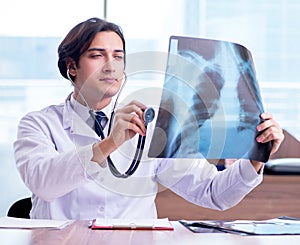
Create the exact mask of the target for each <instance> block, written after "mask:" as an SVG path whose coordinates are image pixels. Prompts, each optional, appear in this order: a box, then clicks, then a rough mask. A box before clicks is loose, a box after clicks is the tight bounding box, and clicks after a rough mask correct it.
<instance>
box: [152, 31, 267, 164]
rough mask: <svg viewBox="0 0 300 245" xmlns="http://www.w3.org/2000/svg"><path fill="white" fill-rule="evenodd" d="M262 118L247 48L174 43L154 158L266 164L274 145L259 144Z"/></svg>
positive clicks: (216, 43) (185, 40)
mask: <svg viewBox="0 0 300 245" xmlns="http://www.w3.org/2000/svg"><path fill="white" fill-rule="evenodd" d="M262 112H263V105H262V100H261V97H260V91H259V87H258V83H257V81H256V75H255V70H254V66H253V61H252V57H251V54H250V52H249V51H248V50H247V49H246V48H245V47H243V46H241V45H238V44H235V43H230V42H223V41H217V40H209V39H198V38H189V37H171V38H170V46H169V57H168V63H167V69H166V76H165V82H164V88H163V93H162V98H161V103H160V108H159V113H158V119H157V123H156V129H155V132H154V135H153V138H152V142H151V145H150V151H149V156H150V157H162V158H195V157H205V158H208V159H226V158H247V159H253V160H259V161H267V160H268V157H269V153H270V144H259V143H257V142H256V141H255V137H256V135H257V131H256V126H257V125H258V124H259V123H260V117H259V115H260V114H261V113H262ZM162 132H164V134H162ZM162 135H164V136H165V137H162Z"/></svg>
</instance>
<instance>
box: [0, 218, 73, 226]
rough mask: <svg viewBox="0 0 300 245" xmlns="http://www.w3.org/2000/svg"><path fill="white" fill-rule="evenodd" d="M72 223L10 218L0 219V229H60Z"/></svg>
mask: <svg viewBox="0 0 300 245" xmlns="http://www.w3.org/2000/svg"><path fill="white" fill-rule="evenodd" d="M72 222H74V221H73V220H47V219H21V218H12V217H6V216H5V217H1V218H0V228H14V229H36V228H52V229H62V228H64V227H66V226H67V225H69V224H71V223H72Z"/></svg>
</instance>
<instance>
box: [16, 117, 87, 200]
mask: <svg viewBox="0 0 300 245" xmlns="http://www.w3.org/2000/svg"><path fill="white" fill-rule="evenodd" d="M53 124H55V122H53ZM54 138H55V140H56V141H60V143H59V144H55V143H54V142H55V140H54ZM67 139H68V138H67V137H65V132H63V128H62V129H61V132H60V131H59V130H58V131H57V132H56V135H54V134H53V132H51V130H49V128H47V126H46V124H45V123H43V122H39V121H38V120H37V119H36V118H35V117H30V116H25V117H24V118H23V119H22V120H21V121H20V124H19V130H18V138H17V140H16V142H15V143H14V150H15V160H16V165H17V168H18V170H19V173H20V176H21V178H22V179H23V181H24V183H25V184H26V186H27V187H28V188H29V189H30V191H31V192H32V193H34V194H35V195H37V196H39V197H40V198H42V199H43V200H45V201H51V200H53V199H55V198H58V197H60V196H63V195H65V194H66V193H68V192H70V191H72V190H74V189H76V188H77V187H79V186H81V185H83V184H85V183H88V182H89V178H88V176H87V171H86V163H90V159H91V158H92V144H87V145H85V146H78V147H76V146H74V144H73V142H68V140H67Z"/></svg>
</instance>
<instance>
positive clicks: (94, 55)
mask: <svg viewBox="0 0 300 245" xmlns="http://www.w3.org/2000/svg"><path fill="white" fill-rule="evenodd" d="M102 56H103V55H102V54H101V53H94V54H91V57H92V58H97V57H102Z"/></svg>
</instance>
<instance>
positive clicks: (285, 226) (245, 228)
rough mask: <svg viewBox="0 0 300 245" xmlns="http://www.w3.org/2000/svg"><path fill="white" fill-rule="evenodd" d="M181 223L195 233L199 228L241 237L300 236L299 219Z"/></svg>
mask: <svg viewBox="0 0 300 245" xmlns="http://www.w3.org/2000/svg"><path fill="white" fill-rule="evenodd" d="M179 222H180V223H181V224H182V225H184V226H185V227H186V228H188V229H189V230H191V231H193V232H201V229H199V228H210V229H216V230H218V231H223V232H229V233H236V234H241V235H300V220H297V219H283V218H274V219H269V220H235V221H224V220H214V221H186V220H180V221H179ZM198 230H199V231H198Z"/></svg>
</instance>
